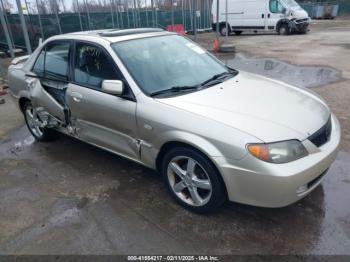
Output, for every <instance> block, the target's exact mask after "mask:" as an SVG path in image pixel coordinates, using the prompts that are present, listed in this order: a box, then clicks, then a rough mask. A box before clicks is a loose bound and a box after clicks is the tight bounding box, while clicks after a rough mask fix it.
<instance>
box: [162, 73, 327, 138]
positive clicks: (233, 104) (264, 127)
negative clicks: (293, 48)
mask: <svg viewBox="0 0 350 262" xmlns="http://www.w3.org/2000/svg"><path fill="white" fill-rule="evenodd" d="M157 100H158V101H159V102H161V103H164V104H167V105H170V106H173V107H176V108H178V109H181V110H186V111H188V112H191V113H194V114H196V115H199V116H201V117H205V118H209V119H211V120H214V121H217V122H220V123H222V124H225V125H228V126H230V127H233V128H235V129H239V130H241V131H243V132H245V133H248V134H250V135H252V136H254V137H256V138H258V139H260V140H262V141H264V142H266V143H267V142H274V141H283V140H289V139H299V140H301V141H302V140H304V139H306V138H307V137H308V136H310V135H311V134H313V133H314V132H316V131H317V130H318V129H320V128H321V127H322V126H323V125H324V124H325V123H326V122H327V120H328V119H329V117H330V111H329V109H328V107H327V105H326V104H325V103H324V102H323V101H322V100H321V99H320V98H318V97H317V96H316V95H313V94H312V93H310V92H308V91H306V90H305V89H302V88H297V87H293V86H290V85H288V84H285V83H282V82H280V81H276V80H272V79H268V78H265V77H262V76H258V75H254V74H251V73H247V72H242V71H241V72H240V73H239V74H238V75H237V76H236V77H234V78H232V79H230V80H227V81H225V82H224V83H222V84H219V85H216V86H213V87H210V88H207V89H204V90H201V91H198V92H193V93H189V94H185V95H180V96H176V97H171V98H158V99H157ZM208 128H210V126H208ZM218 134H220V131H219V130H218Z"/></svg>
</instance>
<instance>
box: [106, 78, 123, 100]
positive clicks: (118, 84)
mask: <svg viewBox="0 0 350 262" xmlns="http://www.w3.org/2000/svg"><path fill="white" fill-rule="evenodd" d="M123 90H124V84H123V82H122V81H120V80H104V81H103V82H102V91H104V92H106V93H108V94H111V95H116V96H120V95H122V94H123Z"/></svg>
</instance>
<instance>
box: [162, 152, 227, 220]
mask: <svg viewBox="0 0 350 262" xmlns="http://www.w3.org/2000/svg"><path fill="white" fill-rule="evenodd" d="M161 173H162V175H163V177H164V179H165V181H166V183H167V186H168V189H169V192H170V194H171V195H172V197H173V198H174V199H175V200H176V202H177V203H179V204H180V205H181V206H183V207H185V208H186V209H188V210H190V211H193V212H196V213H208V212H212V211H215V210H216V209H218V208H219V207H221V206H222V204H223V203H224V202H225V200H226V190H225V185H224V183H223V181H222V179H221V176H220V174H219V172H218V171H217V169H216V167H215V166H214V165H213V164H212V162H211V161H210V160H209V159H208V158H207V157H206V156H204V155H203V154H202V153H200V152H198V151H196V150H194V149H191V148H186V147H178V148H173V149H171V150H170V151H168V152H167V153H166V154H165V156H164V158H163V162H162V166H161Z"/></svg>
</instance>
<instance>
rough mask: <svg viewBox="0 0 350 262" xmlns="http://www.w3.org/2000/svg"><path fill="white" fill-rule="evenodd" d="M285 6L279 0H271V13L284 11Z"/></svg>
mask: <svg viewBox="0 0 350 262" xmlns="http://www.w3.org/2000/svg"><path fill="white" fill-rule="evenodd" d="M282 11H283V6H282V4H281V3H280V1H278V0H270V12H271V13H282Z"/></svg>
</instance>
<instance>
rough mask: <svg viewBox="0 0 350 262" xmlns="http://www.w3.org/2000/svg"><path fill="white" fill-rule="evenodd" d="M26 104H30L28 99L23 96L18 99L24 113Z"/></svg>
mask: <svg viewBox="0 0 350 262" xmlns="http://www.w3.org/2000/svg"><path fill="white" fill-rule="evenodd" d="M26 102H30V99H29V98H28V97H25V96H22V97H20V98H19V99H18V106H19V109H20V110H21V112H22V113H23V112H24V105H25V103H26Z"/></svg>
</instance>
